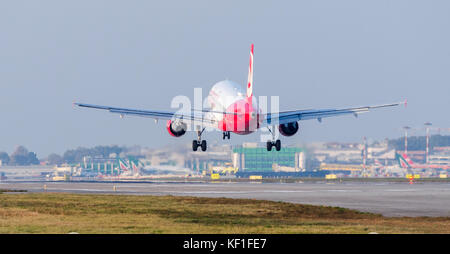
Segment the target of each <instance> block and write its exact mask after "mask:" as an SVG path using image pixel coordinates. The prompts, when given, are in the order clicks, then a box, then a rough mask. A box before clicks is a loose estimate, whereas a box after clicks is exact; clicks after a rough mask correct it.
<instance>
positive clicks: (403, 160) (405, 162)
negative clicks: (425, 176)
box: [395, 153, 414, 168]
mask: <svg viewBox="0 0 450 254" xmlns="http://www.w3.org/2000/svg"><path fill="white" fill-rule="evenodd" d="M395 157H396V159H397V161H398V163H399V164H400V166H401V167H402V168H411V167H412V166H413V165H414V162H413V161H412V160H411V159H410V158H409V157H408V155H407V154H406V153H402V154H400V153H396V154H395Z"/></svg>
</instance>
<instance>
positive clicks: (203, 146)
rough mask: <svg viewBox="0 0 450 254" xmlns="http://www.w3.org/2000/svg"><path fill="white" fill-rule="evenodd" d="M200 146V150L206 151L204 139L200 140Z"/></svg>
mask: <svg viewBox="0 0 450 254" xmlns="http://www.w3.org/2000/svg"><path fill="white" fill-rule="evenodd" d="M201 147H202V151H203V152H204V151H206V148H207V147H206V140H202V144H201Z"/></svg>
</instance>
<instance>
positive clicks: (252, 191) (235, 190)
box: [0, 182, 450, 216]
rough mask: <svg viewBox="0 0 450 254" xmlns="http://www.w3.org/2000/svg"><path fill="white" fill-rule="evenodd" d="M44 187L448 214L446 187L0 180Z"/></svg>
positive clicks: (12, 184) (8, 184)
mask: <svg viewBox="0 0 450 254" xmlns="http://www.w3.org/2000/svg"><path fill="white" fill-rule="evenodd" d="M44 184H45V185H46V188H47V191H48V192H71V193H115V194H133V195H178V196H197V197H228V198H250V199H262V200H272V201H285V202H292V203H302V204H313V205H326V206H339V207H346V208H351V209H357V210H359V211H365V212H373V213H381V214H383V215H385V216H450V184H449V183H416V184H413V185H410V184H408V183H364V182H352V183H334V184H330V183H325V182H304V183H286V184H283V183H189V182H188V183H167V182H166V183H121V182H115V183H109V182H0V189H2V188H4V189H25V190H28V191H29V192H42V191H44V188H43V186H44ZM114 186H116V192H114V191H113V188H114Z"/></svg>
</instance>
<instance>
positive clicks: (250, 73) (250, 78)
mask: <svg viewBox="0 0 450 254" xmlns="http://www.w3.org/2000/svg"><path fill="white" fill-rule="evenodd" d="M252 96H253V43H252V45H251V46H250V64H249V66H248V79H247V98H251V97H252Z"/></svg>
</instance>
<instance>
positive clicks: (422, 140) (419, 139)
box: [389, 135, 450, 151]
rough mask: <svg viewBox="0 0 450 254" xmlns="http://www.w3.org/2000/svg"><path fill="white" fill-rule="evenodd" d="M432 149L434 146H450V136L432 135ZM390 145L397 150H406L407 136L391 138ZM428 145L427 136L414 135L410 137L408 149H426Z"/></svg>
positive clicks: (430, 143) (430, 145) (430, 142)
mask: <svg viewBox="0 0 450 254" xmlns="http://www.w3.org/2000/svg"><path fill="white" fill-rule="evenodd" d="M428 145H429V148H430V151H432V150H433V148H434V147H439V146H450V136H442V135H431V136H430V140H429V144H428ZM389 146H390V147H393V148H395V149H396V150H400V151H403V150H405V138H404V137H402V138H397V139H392V140H389ZM426 146H427V140H426V136H412V137H408V151H420V150H422V151H424V150H425V148H426Z"/></svg>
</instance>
